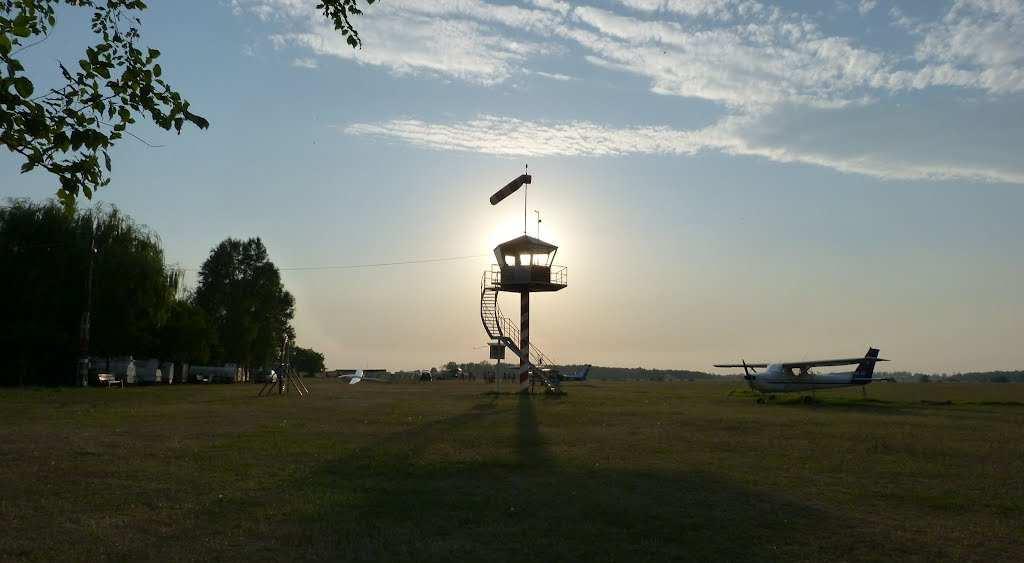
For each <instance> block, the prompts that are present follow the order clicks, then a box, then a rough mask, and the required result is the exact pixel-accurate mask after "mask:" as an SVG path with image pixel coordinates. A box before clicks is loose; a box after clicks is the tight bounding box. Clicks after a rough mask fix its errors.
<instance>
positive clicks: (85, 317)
mask: <svg viewBox="0 0 1024 563" xmlns="http://www.w3.org/2000/svg"><path fill="white" fill-rule="evenodd" d="M90 223H91V225H92V232H91V234H90V235H89V273H88V276H87V277H86V278H85V310H84V311H82V324H81V327H80V330H79V335H78V336H79V346H80V348H79V357H78V384H79V385H80V386H82V387H88V386H89V335H90V331H91V325H92V318H91V317H92V274H93V267H94V262H95V260H94V259H95V257H96V216H95V215H92V216H91V218H90Z"/></svg>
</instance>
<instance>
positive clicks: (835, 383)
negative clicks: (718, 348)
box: [715, 348, 889, 394]
mask: <svg viewBox="0 0 1024 563" xmlns="http://www.w3.org/2000/svg"><path fill="white" fill-rule="evenodd" d="M887 361H889V360H884V359H882V358H879V357H878V348H868V353H867V354H865V355H864V357H863V358H838V359H833V360H811V361H802V362H782V363H777V364H748V363H747V362H745V361H742V363H739V364H715V367H716V368H740V367H741V368H743V373H744V375H743V379H745V380H747V384H748V385H750V388H751V389H753V390H755V391H760V392H761V393H769V394H771V393H795V392H802V391H817V390H818V389H838V388H840V387H855V386H862V387H863V386H864V385H867V384H868V383H871V382H873V381H889V379H888V378H876V377H872V374H873V373H874V371H875V364H876V363H877V362H887ZM854 364H856V365H857V369H855V370H854V371H852V372H841V373H824V374H817V373H814V372H812V371H811V369H812V368H815V367H824V366H848V365H854ZM757 368H763V369H764V370H765V371H764V373H761V374H758V373H757Z"/></svg>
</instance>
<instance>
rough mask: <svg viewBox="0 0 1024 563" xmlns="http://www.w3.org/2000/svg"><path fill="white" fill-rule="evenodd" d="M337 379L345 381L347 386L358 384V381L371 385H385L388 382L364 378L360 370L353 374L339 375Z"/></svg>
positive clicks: (376, 378) (375, 378)
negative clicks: (369, 382) (368, 382)
mask: <svg viewBox="0 0 1024 563" xmlns="http://www.w3.org/2000/svg"><path fill="white" fill-rule="evenodd" d="M338 379H342V380H345V379H347V380H348V384H349V385H355V384H356V383H359V382H360V381H371V382H373V383H387V382H388V381H387V380H386V379H381V378H379V377H366V376H365V375H363V370H361V369H357V370H356V372H355V373H349V374H345V375H339V376H338Z"/></svg>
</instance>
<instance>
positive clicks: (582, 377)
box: [561, 364, 590, 381]
mask: <svg viewBox="0 0 1024 563" xmlns="http://www.w3.org/2000/svg"><path fill="white" fill-rule="evenodd" d="M589 373H590V364H587V365H585V366H583V367H582V368H581V369H578V370H576V371H575V372H574V373H570V374H568V375H563V376H561V380H562V381H586V380H587V374H589Z"/></svg>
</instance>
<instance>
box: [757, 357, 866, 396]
mask: <svg viewBox="0 0 1024 563" xmlns="http://www.w3.org/2000/svg"><path fill="white" fill-rule="evenodd" d="M745 379H746V380H747V383H748V384H750V388H751V389H754V390H756V391H760V392H762V393H798V392H806V391H814V390H818V389H839V388H841V387H859V386H861V385H866V384H868V383H870V382H871V379H870V378H863V377H858V376H857V373H856V372H853V371H848V372H836V373H821V374H819V373H812V372H807V373H801V372H800V371H796V370H791V369H786V368H784V367H783V366H782V365H780V364H771V365H769V366H768V368H767V369H766V370H765V371H763V372H761V373H758V374H750V375H748V376H746V377H745Z"/></svg>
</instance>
